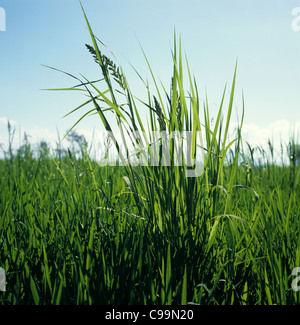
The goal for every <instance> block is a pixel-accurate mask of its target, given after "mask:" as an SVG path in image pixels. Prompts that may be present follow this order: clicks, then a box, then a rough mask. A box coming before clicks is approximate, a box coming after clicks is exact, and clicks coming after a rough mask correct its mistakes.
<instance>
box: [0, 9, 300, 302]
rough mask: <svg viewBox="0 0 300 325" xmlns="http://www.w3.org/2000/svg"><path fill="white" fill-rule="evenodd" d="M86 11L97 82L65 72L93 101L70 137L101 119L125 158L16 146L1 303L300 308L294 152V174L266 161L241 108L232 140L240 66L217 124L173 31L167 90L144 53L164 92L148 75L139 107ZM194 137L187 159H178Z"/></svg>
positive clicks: (2, 216) (1, 238)
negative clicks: (88, 121)
mask: <svg viewBox="0 0 300 325" xmlns="http://www.w3.org/2000/svg"><path fill="white" fill-rule="evenodd" d="M82 10H83V14H84V18H85V21H86V24H87V27H88V30H89V34H90V39H91V42H90V44H87V45H86V47H87V50H88V51H89V52H90V54H91V55H92V57H93V59H94V61H95V64H96V65H97V66H98V68H99V73H100V76H99V79H98V80H96V81H90V80H89V78H87V77H85V76H83V75H80V77H77V76H75V75H73V74H71V73H68V72H63V71H61V72H63V73H65V74H68V75H69V76H70V77H71V78H73V79H76V83H77V86H76V87H70V88H64V89H61V90H66V91H81V92H82V93H83V94H85V95H87V99H86V100H85V101H84V102H83V103H81V104H80V105H79V106H78V107H76V108H74V109H73V110H72V111H71V112H69V113H68V114H66V115H69V114H72V113H74V112H77V111H79V110H84V109H85V111H84V113H83V115H82V117H81V118H80V119H79V120H78V122H76V123H75V124H74V125H73V126H72V127H71V128H70V130H69V132H71V131H74V128H75V127H76V125H77V124H78V123H79V122H80V121H81V120H82V119H84V118H85V117H86V116H89V115H92V114H94V115H95V116H96V115H98V117H99V118H100V122H101V123H102V126H103V127H104V128H105V130H106V131H107V134H108V137H109V138H108V140H107V143H108V142H111V145H114V146H115V151H116V153H117V159H116V162H115V163H114V164H108V160H106V164H103V162H99V161H96V160H95V159H93V158H92V157H91V156H90V155H89V154H88V152H89V150H88V148H87V143H86V142H84V141H83V142H80V156H79V157H78V156H76V154H75V152H74V151H72V149H70V150H69V151H64V150H58V151H54V152H53V151H52V152H51V149H50V148H48V147H47V145H45V144H44V145H43V146H41V147H40V148H39V150H38V152H37V153H36V154H34V153H33V149H32V148H31V147H30V145H29V143H28V142H26V143H25V145H24V146H22V147H21V148H19V149H18V150H17V152H16V153H14V152H13V150H12V146H11V143H10V147H9V151H8V152H7V153H5V156H4V158H3V159H2V160H1V161H0V165H1V168H0V182H1V187H0V197H1V205H0V263H1V265H0V266H1V267H2V268H4V269H5V271H6V281H7V284H6V288H7V291H6V292H1V293H0V301H1V303H2V304H113V305H117V304H141V305H144V304H153V305H157V304H160V305H167V304H174V305H180V304H182V305H185V304H203V305H223V304H227V305H249V304H257V305H265V304H297V303H299V294H298V292H296V291H294V290H293V289H292V287H291V283H292V280H293V279H294V278H293V276H292V270H293V269H294V268H295V267H297V266H300V250H299V247H300V246H299V240H298V238H299V231H300V223H299V222H298V219H299V217H300V213H299V209H298V207H299V203H300V202H299V184H300V182H299V174H300V173H299V165H298V164H297V159H296V157H297V152H296V149H297V148H298V147H297V145H296V144H295V142H292V141H291V144H289V146H288V148H289V149H288V150H289V153H290V157H291V156H292V157H293V158H291V159H294V160H292V163H291V164H290V165H283V166H280V165H276V164H275V163H274V162H273V161H272V160H270V161H267V163H264V162H262V161H260V162H259V163H257V161H255V160H254V158H253V151H254V148H251V147H250V145H246V147H248V149H249V152H247V151H246V150H245V142H244V141H243V139H242V136H241V130H242V124H243V116H244V100H243V101H242V103H241V111H242V118H241V121H240V123H239V125H238V127H237V128H236V132H235V134H236V135H235V136H234V137H233V138H231V134H230V133H229V130H230V121H231V119H232V110H233V102H234V93H235V85H236V76H237V64H236V65H235V67H234V73H233V79H232V84H231V85H230V88H229V91H227V87H225V89H224V90H223V91H222V93H221V96H220V105H219V111H218V114H217V117H216V118H215V123H214V125H213V127H212V126H211V123H210V121H211V116H210V110H209V105H208V98H207V97H206V98H205V101H204V102H201V101H200V98H199V93H198V87H197V83H196V79H195V78H194V77H193V76H192V75H191V73H190V68H189V65H188V60H187V59H186V58H183V56H182V50H181V40H180V38H179V39H178V38H177V36H176V34H174V46H173V51H172V52H171V60H172V66H173V73H172V75H171V76H170V85H168V87H167V86H164V85H161V84H159V83H158V82H157V80H156V78H155V75H154V72H153V71H152V69H151V65H150V63H149V60H148V58H147V56H146V54H145V53H144V51H143V49H141V52H142V54H143V55H144V57H145V61H146V63H147V65H148V67H149V71H150V74H151V77H152V83H153V85H154V91H152V90H151V87H150V86H149V83H148V82H147V81H146V80H144V79H143V78H142V77H141V76H140V75H139V76H140V78H141V79H142V81H143V83H144V85H145V89H146V92H147V99H146V100H145V99H142V98H139V97H137V96H136V95H135V94H134V89H133V88H130V86H129V84H128V81H127V79H126V76H125V73H124V71H123V69H122V68H121V67H120V66H119V65H118V64H117V60H116V58H115V57H114V55H113V54H112V58H109V57H107V56H106V55H104V54H103V53H102V51H101V48H103V47H104V44H103V43H102V42H101V41H100V40H98V38H97V37H96V36H95V34H94V32H93V30H92V27H91V25H90V23H89V21H88V18H87V16H86V14H85V12H84V9H83V8H82ZM51 69H55V68H51ZM55 70H58V69H55ZM58 71H60V70H58ZM186 80H187V81H188V84H187V86H186V85H185V84H184V82H186ZM56 90H57V89H56ZM227 94H229V96H228V98H227ZM145 110H146V111H147V119H146V120H147V122H146V123H144V122H143V116H142V115H141V113H140V112H141V111H143V112H144V111H145ZM111 113H113V116H114V118H115V123H114V124H112V122H111V120H110V119H109V118H108V115H111ZM201 114H202V115H203V120H202V119H200V115H201ZM9 134H10V139H11V138H12V137H11V134H12V130H11V126H9ZM69 134H70V133H69ZM156 134H158V137H156V136H155V135H156ZM172 134H173V135H175V136H173V137H172V136H170V135H172ZM73 135H74V133H73ZM73 138H74V136H73ZM128 139H129V140H128ZM178 139H179V140H180V141H178ZM187 140H188V141H187ZM128 141H129V143H130V146H129V143H128ZM184 141H186V143H187V148H188V149H187V150H180V149H181V147H180V146H183V142H184ZM178 146H179V147H178ZM124 148H125V150H124ZM166 148H167V149H168V150H169V155H167V154H166V153H167V151H166ZM109 150H111V148H110V146H109V145H107V147H106V155H105V157H104V159H106V158H107V157H108V151H109ZM291 153H292V154H291ZM154 158H155V159H154ZM151 159H152V160H151ZM153 161H154V163H153ZM178 161H179V162H180V163H178ZM137 162H138V163H137ZM151 162H152V163H151ZM293 162H294V163H293Z"/></svg>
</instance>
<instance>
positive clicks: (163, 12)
mask: <svg viewBox="0 0 300 325" xmlns="http://www.w3.org/2000/svg"><path fill="white" fill-rule="evenodd" d="M82 4H83V6H84V8H85V11H86V14H87V16H88V18H89V21H90V23H91V25H92V28H93V30H94V32H95V34H96V35H97V36H98V37H99V38H100V39H101V40H102V41H103V42H104V43H106V44H107V45H108V46H109V48H110V49H112V50H113V52H114V53H115V55H116V56H117V58H118V61H119V63H120V64H121V65H122V67H123V69H124V71H125V74H126V76H127V78H128V79H129V81H131V90H132V91H133V92H134V93H136V94H137V95H139V94H141V96H143V94H144V93H143V86H142V84H141V82H140V81H139V79H138V78H137V77H136V75H135V72H134V71H133V70H132V68H131V66H130V65H129V63H128V62H127V60H128V61H130V62H131V63H132V64H133V65H134V67H135V68H136V69H137V70H138V71H139V73H140V74H141V75H142V76H143V77H145V78H149V79H150V73H149V71H148V69H147V66H146V63H145V60H144V58H143V55H142V52H141V49H140V47H139V42H140V43H141V44H142V46H143V48H144V50H145V52H146V54H147V57H148V59H149V61H150V63H151V66H152V68H153V70H154V73H155V75H156V76H157V77H158V78H160V79H161V80H162V81H163V82H165V83H166V86H167V87H168V86H169V82H170V76H171V74H170V73H171V68H172V58H171V48H172V42H173V32H174V28H175V29H176V32H177V34H178V35H179V34H180V35H181V37H182V48H183V51H184V53H186V55H187V57H188V61H189V66H190V68H191V71H192V73H193V74H194V75H195V76H196V79H197V81H198V86H199V92H200V96H203V97H204V96H205V89H207V94H208V98H209V100H210V103H211V109H212V114H211V115H212V116H213V114H214V112H215V108H216V107H217V105H219V103H220V99H221V95H222V92H223V88H224V86H225V84H226V83H227V84H228V86H230V83H231V81H232V77H233V72H234V66H235V62H236V60H237V59H238V71H237V88H236V100H235V105H236V109H237V111H238V112H239V114H240V113H241V108H242V105H241V103H242V102H241V98H242V91H243V92H244V96H245V122H244V123H245V127H244V134H245V136H247V137H248V139H249V141H252V142H258V141H261V142H264V141H266V140H267V138H268V137H270V136H271V134H272V133H271V130H273V134H275V137H276V136H277V135H279V134H280V135H281V136H282V137H283V138H284V139H286V138H287V137H288V136H289V135H290V134H291V132H292V128H293V127H296V128H298V129H299V128H300V91H299V90H300V31H296V30H295V28H294V30H293V28H292V22H293V20H294V26H296V27H297V26H298V25H299V29H300V21H299V23H298V25H297V21H296V20H295V19H297V17H296V16H293V15H292V11H293V9H294V8H297V7H300V0H297V1H294V0H264V1H261V0H260V1H258V0H210V1H207V0H186V1H179V0H151V1H146V0H127V1H125V0H82ZM0 7H1V8H3V9H4V11H5V16H6V30H5V31H0V143H3V144H5V145H6V144H7V138H8V136H7V125H6V124H7V119H9V120H10V121H11V122H12V124H13V125H14V126H15V127H16V130H17V132H18V131H21V133H23V132H24V131H25V132H26V133H27V134H28V135H30V136H31V138H30V139H31V141H32V142H37V141H40V140H46V141H49V142H51V143H53V142H55V139H57V130H58V131H59V133H60V135H61V136H62V135H63V134H64V133H65V132H66V130H67V129H68V128H69V127H70V126H72V123H74V122H75V121H76V118H78V117H79V116H80V115H74V116H70V117H67V118H64V119H62V117H63V115H65V114H66V113H68V112H69V111H70V110H72V109H73V108H75V107H76V106H78V105H79V104H80V103H81V102H82V101H83V100H84V99H85V98H84V97H83V96H82V95H78V94H76V96H75V94H74V93H73V92H50V91H44V90H42V89H45V88H59V87H69V86H74V81H73V80H72V79H71V78H69V77H67V76H65V75H62V74H59V73H58V72H55V71H53V70H49V69H47V68H45V67H44V66H42V64H45V65H49V66H53V67H56V68H59V69H62V70H65V71H68V72H70V73H74V74H76V75H78V74H79V73H82V74H83V75H85V76H86V77H87V78H89V79H93V78H97V77H98V76H99V74H98V71H99V70H98V69H97V66H96V65H95V63H94V62H93V59H92V57H91V55H90V54H89V53H88V51H87V49H86V48H85V45H84V44H85V43H88V44H91V41H90V37H89V33H88V30H87V27H86V24H85V20H84V17H83V14H82V11H81V8H80V4H79V1H78V0H26V1H25V0H0ZM2 12H3V10H2ZM299 15H300V10H299ZM1 19H3V15H2V16H1V15H0V20H1ZM0 26H1V21H0ZM229 88H230V87H228V89H229ZM83 112H84V111H82V113H83ZM95 127H96V128H99V129H100V128H101V122H100V120H98V119H97V118H96V117H95V116H94V117H93V118H88V119H87V120H86V121H85V122H83V123H81V124H79V126H78V128H77V130H78V132H81V133H82V134H84V135H85V136H86V137H87V138H89V137H90V136H91V133H92V130H93V128H95ZM21 138H22V137H21ZM17 142H19V138H18V137H17ZM21 142H22V140H21Z"/></svg>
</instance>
